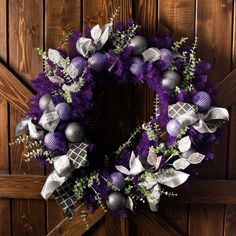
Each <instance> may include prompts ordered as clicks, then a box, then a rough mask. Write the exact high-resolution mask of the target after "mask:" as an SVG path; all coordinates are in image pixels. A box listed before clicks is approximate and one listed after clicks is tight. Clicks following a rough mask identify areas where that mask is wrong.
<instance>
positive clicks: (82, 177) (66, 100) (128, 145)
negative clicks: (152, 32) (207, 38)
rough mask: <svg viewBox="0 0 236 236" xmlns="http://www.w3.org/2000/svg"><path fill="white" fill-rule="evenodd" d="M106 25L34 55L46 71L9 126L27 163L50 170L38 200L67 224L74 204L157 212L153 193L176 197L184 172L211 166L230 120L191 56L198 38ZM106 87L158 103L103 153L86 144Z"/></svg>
mask: <svg viewBox="0 0 236 236" xmlns="http://www.w3.org/2000/svg"><path fill="white" fill-rule="evenodd" d="M113 20H114V19H113V18H111V20H110V22H109V23H108V24H106V25H105V26H103V28H101V27H100V26H99V25H96V26H94V27H93V28H92V29H91V30H90V31H89V33H87V34H83V33H81V32H79V31H74V32H70V35H67V39H68V41H67V43H68V44H69V45H70V47H71V49H72V50H70V51H67V50H65V49H63V48H61V49H49V50H48V51H47V52H44V51H43V50H41V49H37V51H38V53H39V54H40V55H41V56H42V58H43V64H44V70H43V71H42V72H40V73H39V75H38V77H37V78H36V80H35V81H33V87H34V88H35V90H36V91H37V95H36V96H34V97H33V98H32V100H31V109H30V110H29V111H28V113H27V115H26V116H25V117H24V118H23V119H22V120H21V121H20V122H19V123H18V125H17V127H16V140H15V143H25V144H26V147H27V151H26V153H25V159H26V161H29V160H31V159H32V158H36V159H39V160H40V163H41V164H42V165H43V166H45V165H51V166H52V167H53V171H52V173H51V174H50V175H49V176H48V178H47V180H46V183H45V185H44V187H43V190H42V196H43V197H44V198H45V199H46V200H47V199H48V198H49V197H50V196H51V195H53V196H54V197H55V199H56V200H57V202H58V204H59V205H60V206H61V207H62V208H63V209H64V211H65V213H66V215H67V216H68V217H72V216H73V209H74V207H75V205H76V202H77V201H79V200H82V201H84V202H85V203H86V205H87V208H88V210H89V211H93V210H94V209H96V208H98V207H102V209H104V211H105V210H106V207H107V208H109V209H110V210H112V211H115V212H119V213H122V212H124V210H125V208H128V209H130V210H134V209H135V208H138V207H139V206H140V205H142V204H148V205H149V207H150V209H151V210H152V211H157V206H158V203H159V200H160V197H161V195H167V196H173V195H175V194H174V193H173V192H172V191H171V190H170V189H171V188H176V187H177V186H179V185H181V184H183V183H184V182H185V181H186V180H187V179H188V177H189V173H191V168H190V166H191V165H196V164H199V163H201V162H202V161H205V160H209V159H212V157H213V146H214V144H215V143H217V141H218V139H219V134H220V132H219V129H218V128H219V127H220V126H221V125H222V124H223V123H224V122H225V121H228V120H229V114H228V112H227V110H226V109H224V108H219V107H215V106H214V94H215V93H214V89H215V86H213V85H212V84H210V83H209V82H208V77H207V74H206V73H207V70H208V69H210V65H209V64H208V63H206V62H203V61H201V60H200V59H199V58H197V56H196V47H197V39H195V41H194V43H193V45H192V46H188V45H186V41H187V38H182V39H181V40H180V41H177V42H174V41H173V39H172V38H171V37H170V36H169V35H168V34H165V33H160V34H159V35H158V36H157V37H154V38H153V39H147V38H145V37H143V36H142V33H141V32H140V27H139V26H138V25H136V24H135V23H134V22H133V21H132V20H130V21H129V22H128V26H127V27H123V26H122V25H121V24H118V26H117V27H113ZM113 28H115V29H113ZM112 83H119V84H128V83H136V84H138V83H147V84H148V86H149V87H150V89H152V90H153V91H154V92H155V94H156V96H155V101H154V111H155V112H154V114H153V116H152V117H151V119H150V120H149V121H148V122H145V123H143V124H142V125H141V126H140V127H138V128H137V129H136V130H135V132H134V133H133V134H132V135H131V136H130V138H129V139H128V140H127V141H126V142H125V143H123V144H122V145H120V147H119V148H118V150H116V151H114V152H113V153H112V154H109V153H101V152H99V147H96V143H93V142H92V141H91V140H93V134H94V133H95V131H96V130H94V122H96V120H97V115H98V114H99V112H98V110H97V107H98V106H97V102H98V101H97V100H98V97H99V94H101V92H102V91H103V90H104V88H106V87H107V86H109V85H110V84H112ZM163 133H164V134H165V135H163ZM98 158H99V163H100V165H97V164H96V163H97V162H96V161H95V160H97V159H98ZM101 163H102V164H101Z"/></svg>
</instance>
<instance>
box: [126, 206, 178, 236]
mask: <svg viewBox="0 0 236 236" xmlns="http://www.w3.org/2000/svg"><path fill="white" fill-rule="evenodd" d="M129 217H130V219H131V220H132V221H133V222H134V223H135V225H136V226H137V227H138V228H141V229H142V230H143V231H144V232H145V235H146V233H147V234H148V235H160V236H162V235H163V236H164V235H165V236H167V235H169V236H180V235H181V233H179V232H178V231H177V230H176V229H174V228H173V227H172V226H171V225H170V224H169V223H168V222H167V221H165V220H164V219H163V218H161V217H160V216H159V215H158V213H157V214H155V213H152V212H150V211H147V210H142V211H141V210H140V211H138V212H135V214H133V213H131V214H129ZM130 235H135V234H133V232H130Z"/></svg>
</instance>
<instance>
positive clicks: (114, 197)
mask: <svg viewBox="0 0 236 236" xmlns="http://www.w3.org/2000/svg"><path fill="white" fill-rule="evenodd" d="M106 204H107V207H108V208H109V209H110V210H112V211H118V210H120V209H121V208H123V207H124V206H125V197H124V196H123V195H122V194H121V193H119V192H112V193H110V194H109V196H108V198H107V200H106Z"/></svg>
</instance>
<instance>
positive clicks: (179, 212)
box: [158, 0, 195, 235]
mask: <svg viewBox="0 0 236 236" xmlns="http://www.w3.org/2000/svg"><path fill="white" fill-rule="evenodd" d="M194 22H195V1H194V0H169V1H165V0H159V1H158V28H159V30H160V31H162V30H165V31H166V30H167V31H169V32H170V33H171V34H172V35H173V37H174V39H175V40H179V39H180V38H181V37H183V36H186V37H188V38H189V43H191V42H192V41H193V38H194V33H195V29H194ZM170 202H171V201H170ZM160 211H161V213H162V215H164V216H165V217H166V219H168V220H169V221H170V222H172V224H173V225H174V226H175V227H176V228H177V229H179V231H180V232H182V234H183V235H187V233H188V213H189V207H188V205H186V204H175V203H174V202H173V203H170V204H169V203H168V204H162V202H161V203H160Z"/></svg>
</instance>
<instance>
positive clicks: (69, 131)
mask: <svg viewBox="0 0 236 236" xmlns="http://www.w3.org/2000/svg"><path fill="white" fill-rule="evenodd" d="M65 135H66V138H67V139H68V140H69V141H70V142H72V143H77V142H80V141H81V140H82V139H83V138H84V130H83V128H82V127H81V125H80V124H79V123H77V122H71V123H69V124H68V125H67V127H66V130H65Z"/></svg>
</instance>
